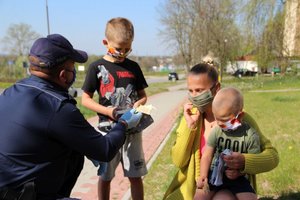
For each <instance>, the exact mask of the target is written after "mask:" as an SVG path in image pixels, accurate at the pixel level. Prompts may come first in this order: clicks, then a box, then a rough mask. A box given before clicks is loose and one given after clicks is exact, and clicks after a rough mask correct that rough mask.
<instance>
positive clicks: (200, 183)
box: [197, 177, 207, 189]
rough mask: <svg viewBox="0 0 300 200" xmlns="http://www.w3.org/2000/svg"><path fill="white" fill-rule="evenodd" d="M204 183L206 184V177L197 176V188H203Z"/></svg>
mask: <svg viewBox="0 0 300 200" xmlns="http://www.w3.org/2000/svg"><path fill="white" fill-rule="evenodd" d="M205 184H207V178H206V177H199V179H198V181H197V188H198V189H204V186H205Z"/></svg>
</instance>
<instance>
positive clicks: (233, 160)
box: [222, 152, 245, 170]
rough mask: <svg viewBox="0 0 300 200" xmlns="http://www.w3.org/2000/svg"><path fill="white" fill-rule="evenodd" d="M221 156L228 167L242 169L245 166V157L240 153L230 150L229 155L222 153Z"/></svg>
mask: <svg viewBox="0 0 300 200" xmlns="http://www.w3.org/2000/svg"><path fill="white" fill-rule="evenodd" d="M222 158H223V160H224V162H225V163H226V166H227V167H228V168H230V169H236V170H244V168H245V157H244V155H243V154H241V153H238V152H232V153H231V155H223V157H222Z"/></svg>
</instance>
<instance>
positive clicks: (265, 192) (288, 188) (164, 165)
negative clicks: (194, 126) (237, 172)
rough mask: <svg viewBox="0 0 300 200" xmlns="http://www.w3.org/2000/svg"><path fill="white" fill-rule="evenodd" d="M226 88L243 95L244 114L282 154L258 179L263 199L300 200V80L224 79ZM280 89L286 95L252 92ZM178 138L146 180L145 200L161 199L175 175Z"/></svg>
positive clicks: (259, 190) (297, 78)
mask: <svg viewBox="0 0 300 200" xmlns="http://www.w3.org/2000/svg"><path fill="white" fill-rule="evenodd" d="M223 85H225V86H234V87H238V88H240V89H241V90H242V91H243V94H244V100H245V110H246V111H247V112H248V113H250V114H251V115H252V116H253V117H254V119H256V122H257V123H258V124H259V126H260V129H261V130H262V132H263V134H264V135H265V136H266V137H268V138H269V139H270V140H271V142H272V144H273V145H274V146H275V147H276V148H277V150H278V153H279V157H280V163H279V165H278V166H277V168H275V169H274V170H272V171H270V172H267V173H262V174H259V175H257V185H258V195H259V197H260V199H261V200H270V199H280V200H295V199H300V167H299V166H300V156H299V155H300V144H299V142H300V123H299V122H300V112H299V107H300V91H297V90H293V89H300V77H279V76H278V77H274V78H271V77H258V78H257V77H255V78H243V79H232V78H230V79H224V82H223ZM278 89H280V90H282V89H287V91H285V92H269V91H268V92H253V90H278ZM291 89H292V90H291ZM175 138H176V135H175V133H172V134H171V137H170V139H169V140H168V142H167V144H166V146H165V147H164V149H163V151H162V152H161V153H160V155H159V156H158V158H157V160H156V161H155V162H154V164H153V165H152V167H151V169H150V170H149V174H148V175H147V176H146V177H145V179H144V185H145V199H152V200H156V199H157V200H160V199H162V197H163V194H164V192H165V191H166V189H167V187H168V185H169V184H170V182H171V180H172V178H173V177H174V174H175V173H176V170H177V169H176V167H175V166H174V165H173V164H172V160H171V155H170V150H171V147H172V144H173V143H174V141H175Z"/></svg>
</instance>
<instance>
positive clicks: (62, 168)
mask: <svg viewBox="0 0 300 200" xmlns="http://www.w3.org/2000/svg"><path fill="white" fill-rule="evenodd" d="M75 104H76V101H75V100H74V99H73V98H72V97H70V96H69V95H68V93H67V91H66V90H65V89H62V88H61V87H59V86H58V85H55V84H54V83H51V82H48V81H46V80H44V79H41V78H38V77H36V76H33V75H32V76H30V77H29V78H27V79H24V80H21V81H20V82H17V83H16V84H14V85H13V86H12V87H10V88H8V89H6V90H5V91H4V92H3V94H2V95H0V188H4V187H10V188H14V189H16V190H18V189H20V188H22V186H23V185H24V184H25V183H27V182H34V184H35V189H36V192H37V198H38V199H56V198H59V197H60V196H59V192H60V191H61V190H62V187H64V184H65V183H64V182H65V181H66V179H67V178H68V176H69V175H70V174H68V173H67V172H68V167H70V164H71V165H72V159H71V157H72V155H74V152H78V153H79V154H82V155H86V156H88V157H89V158H92V159H95V160H99V161H105V162H107V161H110V160H111V159H112V158H113V157H114V155H115V153H116V152H117V151H118V149H119V148H120V147H121V146H122V144H123V143H124V140H125V134H124V132H125V129H126V127H125V126H124V125H122V124H121V123H118V124H117V125H116V126H115V128H114V129H113V130H112V131H111V132H110V133H109V134H108V135H107V136H105V137H103V136H102V135H101V134H99V133H98V132H97V131H96V130H95V129H94V128H93V127H92V126H91V125H90V124H89V123H88V122H87V121H86V120H85V119H84V117H83V116H82V114H81V113H80V111H79V110H78V108H77V107H76V106H75ZM74 164H76V163H74ZM76 178H77V177H76Z"/></svg>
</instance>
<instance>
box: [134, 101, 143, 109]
mask: <svg viewBox="0 0 300 200" xmlns="http://www.w3.org/2000/svg"><path fill="white" fill-rule="evenodd" d="M140 105H141V102H139V101H137V102H135V103H134V104H133V108H137V107H139V106H140Z"/></svg>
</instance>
